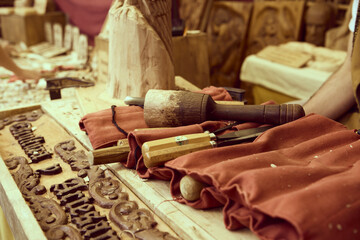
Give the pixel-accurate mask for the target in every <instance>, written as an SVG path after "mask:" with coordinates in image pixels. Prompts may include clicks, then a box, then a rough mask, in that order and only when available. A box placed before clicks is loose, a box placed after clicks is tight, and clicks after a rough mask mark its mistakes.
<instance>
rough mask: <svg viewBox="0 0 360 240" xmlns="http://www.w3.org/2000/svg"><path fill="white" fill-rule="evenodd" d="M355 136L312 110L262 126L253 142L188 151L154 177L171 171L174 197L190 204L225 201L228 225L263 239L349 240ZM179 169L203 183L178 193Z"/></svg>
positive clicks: (358, 217)
mask: <svg viewBox="0 0 360 240" xmlns="http://www.w3.org/2000/svg"><path fill="white" fill-rule="evenodd" d="M359 138H360V136H359V135H358V134H357V133H355V132H354V131H353V130H348V129H346V127H345V126H343V125H341V124H339V123H337V122H335V121H332V120H330V119H327V118H324V117H321V116H318V115H310V116H307V117H304V118H302V119H299V120H296V121H294V122H291V123H288V124H284V125H282V126H278V127H275V128H273V129H270V130H268V131H266V132H265V133H264V134H262V135H261V136H259V137H258V138H257V139H256V140H255V141H254V142H253V143H248V144H240V145H235V146H229V147H223V148H216V149H211V150H204V151H199V152H195V153H191V154H188V155H185V156H182V157H179V158H177V159H175V160H173V161H170V162H167V163H166V164H165V168H157V169H156V170H157V171H159V172H160V173H154V175H156V174H158V175H166V176H171V185H170V186H171V193H172V195H173V197H174V199H177V201H179V202H182V203H185V204H187V205H190V206H192V207H195V208H201V209H204V208H211V207H216V206H224V209H223V213H224V221H225V225H226V227H227V228H228V229H231V230H234V229H239V228H242V227H244V226H245V227H249V228H250V229H251V230H252V231H253V232H255V233H256V234H257V235H258V236H259V237H260V238H261V239H289V240H292V239H294V240H295V239H354V238H356V236H357V235H356V234H359V230H360V229H359V228H360V214H359V212H360V200H359V199H360V191H359V187H360V177H359V176H360V161H359V156H360V141H359ZM184 175H190V176H192V177H193V178H194V179H196V180H198V181H201V182H203V183H205V184H206V185H207V187H206V188H204V189H203V190H202V192H201V198H200V199H199V200H197V201H194V202H189V201H186V200H185V199H183V198H181V195H180V189H179V181H180V180H181V178H182V177H183V176H184Z"/></svg>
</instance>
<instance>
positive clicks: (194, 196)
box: [180, 175, 204, 201]
mask: <svg viewBox="0 0 360 240" xmlns="http://www.w3.org/2000/svg"><path fill="white" fill-rule="evenodd" d="M203 188H204V184H202V183H201V182H199V181H197V180H195V179H194V178H192V177H190V176H189V175H186V176H184V177H183V178H182V179H181V180H180V193H181V195H182V196H183V198H185V199H186V200H188V201H196V200H198V199H199V198H200V193H201V190H202V189H203Z"/></svg>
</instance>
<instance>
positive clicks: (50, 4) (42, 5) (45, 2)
mask: <svg viewBox="0 0 360 240" xmlns="http://www.w3.org/2000/svg"><path fill="white" fill-rule="evenodd" d="M34 8H35V10H36V12H37V13H38V14H45V13H46V12H50V11H55V3H54V1H53V0H34Z"/></svg>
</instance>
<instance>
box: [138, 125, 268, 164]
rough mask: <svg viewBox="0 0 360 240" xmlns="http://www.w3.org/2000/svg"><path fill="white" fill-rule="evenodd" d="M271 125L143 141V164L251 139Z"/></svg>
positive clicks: (156, 162) (158, 162) (162, 161)
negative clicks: (220, 132) (225, 132)
mask: <svg viewBox="0 0 360 240" xmlns="http://www.w3.org/2000/svg"><path fill="white" fill-rule="evenodd" d="M271 127H272V126H266V127H259V128H250V129H244V130H240V131H236V132H231V133H227V134H224V135H220V136H216V135H215V134H213V133H208V132H205V133H196V134H188V135H183V136H177V137H170V138H164V139H158V140H154V141H149V142H145V143H144V144H143V145H142V148H141V152H142V155H143V160H144V164H145V166H146V167H147V168H150V167H155V166H159V165H162V164H164V163H165V162H167V161H170V160H173V159H175V158H177V157H180V156H182V155H185V154H188V153H192V152H196V151H200V150H204V149H211V148H214V147H223V146H229V145H235V144H239V143H244V142H249V141H253V140H254V139H255V138H256V137H258V136H259V135H260V134H262V133H263V132H264V131H266V130H268V129H270V128H271Z"/></svg>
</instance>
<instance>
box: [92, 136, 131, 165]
mask: <svg viewBox="0 0 360 240" xmlns="http://www.w3.org/2000/svg"><path fill="white" fill-rule="evenodd" d="M129 152H130V147H129V144H128V142H127V140H123V141H119V142H118V145H117V146H114V147H108V148H101V149H97V150H93V151H91V152H89V157H88V159H89V163H90V165H100V164H107V163H115V162H120V161H125V160H126V159H127V156H128V154H129Z"/></svg>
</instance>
